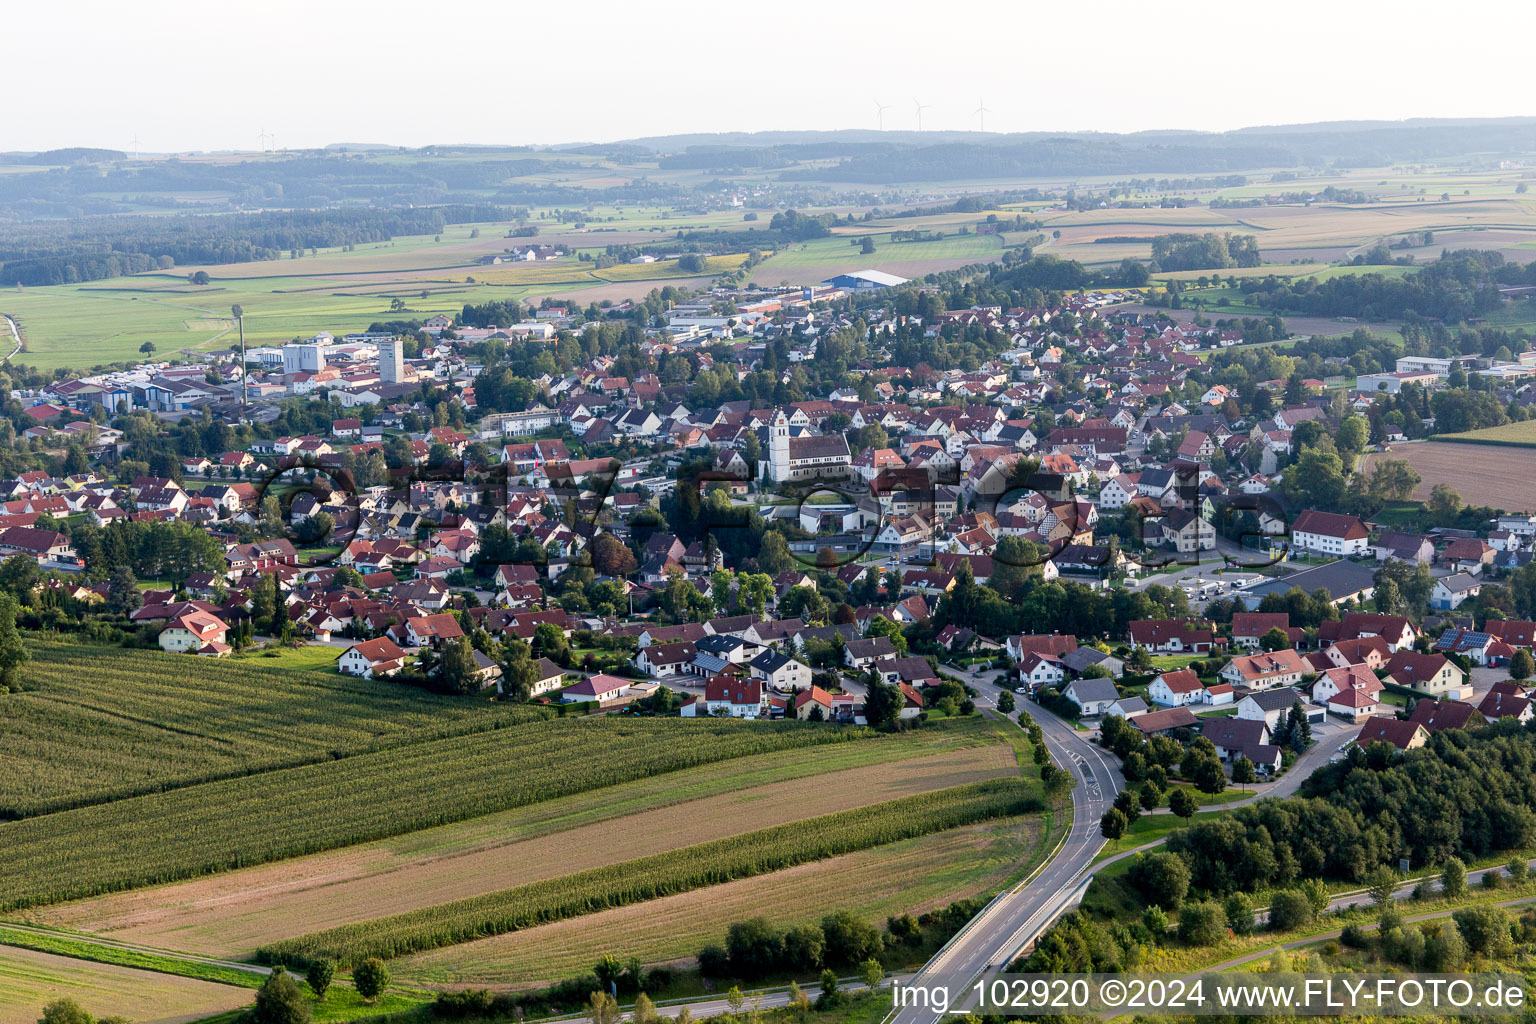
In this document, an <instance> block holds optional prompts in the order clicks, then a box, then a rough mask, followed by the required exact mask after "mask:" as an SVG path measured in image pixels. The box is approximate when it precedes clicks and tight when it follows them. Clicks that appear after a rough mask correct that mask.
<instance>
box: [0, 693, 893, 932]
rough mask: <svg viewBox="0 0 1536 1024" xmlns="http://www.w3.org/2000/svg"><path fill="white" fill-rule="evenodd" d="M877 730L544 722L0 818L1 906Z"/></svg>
mask: <svg viewBox="0 0 1536 1024" xmlns="http://www.w3.org/2000/svg"><path fill="white" fill-rule="evenodd" d="M874 735H875V734H874V733H873V732H871V731H869V730H864V729H836V728H831V727H828V726H825V725H816V724H814V723H805V722H776V723H771V724H770V723H745V722H739V721H734V722H733V721H702V722H685V721H681V720H677V719H670V720H669V719H619V718H602V719H588V720H568V719H556V720H552V721H544V720H540V721H533V722H529V723H527V724H523V725H516V726H513V727H510V728H506V729H498V730H496V731H494V732H485V733H476V734H473V735H468V736H456V737H450V738H447V739H440V740H433V741H431V742H426V743H416V744H412V745H410V746H403V747H396V748H392V749H389V750H381V751H376V752H373V753H367V754H360V755H358V756H356V757H348V758H343V759H341V760H336V761H327V762H325V763H322V764H311V765H303V766H301V767H297V768H288V769H283V770H280V771H271V772H264V773H262V774H259V775H252V776H249V777H244V778H236V779H225V780H222V781H219V782H210V783H205V784H202V785H197V786H189V787H185V788H182V789H175V790H170V791H167V792H162V793H151V794H148V795H145V796H140V797H134V798H132V799H128V800H118V801H115V802H113V803H109V804H99V805H95V806H90V807H80V808H76V809H74V810H69V811H61V812H58V813H56V814H48V815H44V816H42V817H37V818H27V819H24V820H21V821H12V822H6V823H3V824H0V849H3V850H5V852H6V870H5V872H4V874H3V876H0V910H7V909H12V908H15V907H22V906H30V905H35V904H38V903H50V902H56V901H59V900H66V899H74V898H77V897H84V896H94V895H98V894H101V893H105V892H112V891H116V890H120V889H129V888H137V887H139V886H143V885H154V884H157V883H161V882H169V881H174V880H176V879H180V878H187V877H191V876H194V875H200V874H211V873H214V872H217V871H225V870H230V869H233V868H239V867H246V866H249V865H253V864H261V863H265V862H267V861H272V860H279V859H282V858H285V857H296V856H300V855H302V854H306V853H314V852H317V851H320V850H327V849H334V848H336V847H341V846H351V845H353V844H355V843H364V842H370V841H372V840H375V839H384V838H387V837H389V836H393V835H400V834H402V833H406V832H413V831H416V830H417V829H423V828H430V827H432V826H434V825H443V824H447V823H449V822H454V821H462V820H464V819H466V818H473V817H478V816H480V815H485V814H494V813H496V812H497V811H504V810H508V809H510V808H513V807H521V806H525V805H528V804H533V803H537V802H539V801H541V800H549V799H553V798H555V797H561V796H568V795H570V794H572V793H579V792H583V791H586V790H591V789H598V788H601V787H604V786H612V785H615V784H617V783H620V782H628V781H630V780H632V779H637V778H642V777H645V776H650V775H658V774H661V773H664V772H672V771H677V770H679V769H682V768H689V767H693V766H695V765H700V764H707V763H711V762H715V761H724V760H729V759H731V758H736V757H743V756H746V755H748V754H761V753H771V752H773V751H777V750H786V749H790V748H794V747H807V746H814V745H818V744H829V743H838V742H849V741H854V740H859V739H865V738H869V737H873V736H874ZM876 742H878V741H876Z"/></svg>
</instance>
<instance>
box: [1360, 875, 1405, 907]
mask: <svg viewBox="0 0 1536 1024" xmlns="http://www.w3.org/2000/svg"><path fill="white" fill-rule="evenodd" d="M1365 887H1366V889H1367V890H1368V891H1369V892H1370V894H1371V902H1372V903H1374V904H1376V905H1377V906H1378V907H1385V906H1388V905H1390V904H1391V902H1392V894H1393V893H1394V892H1396V891H1397V875H1396V874H1394V873H1393V872H1392V869H1391V868H1389V867H1387V866H1386V865H1382V866H1381V867H1379V868H1377V869H1376V870H1375V871H1372V872H1371V873H1370V874H1369V875H1367V876H1366V877H1365Z"/></svg>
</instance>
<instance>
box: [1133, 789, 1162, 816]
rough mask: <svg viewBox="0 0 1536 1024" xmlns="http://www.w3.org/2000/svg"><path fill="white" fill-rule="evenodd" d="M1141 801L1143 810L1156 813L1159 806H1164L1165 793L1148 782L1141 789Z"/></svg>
mask: <svg viewBox="0 0 1536 1024" xmlns="http://www.w3.org/2000/svg"><path fill="white" fill-rule="evenodd" d="M1139 799H1140V801H1141V809H1142V810H1144V811H1148V812H1151V811H1155V810H1157V809H1158V807H1159V806H1161V805H1162V802H1163V791H1162V790H1160V789H1158V788H1157V787H1156V786H1155V785H1153V784H1152V783H1151V782H1148V783H1146V784H1145V785H1143V786H1142V787H1141V795H1140V797H1139Z"/></svg>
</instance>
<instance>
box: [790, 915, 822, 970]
mask: <svg viewBox="0 0 1536 1024" xmlns="http://www.w3.org/2000/svg"><path fill="white" fill-rule="evenodd" d="M826 948H827V937H826V935H824V934H823V933H822V930H821V926H820V925H815V924H803V925H798V926H797V927H794V928H791V929H789V930H788V931H787V932H785V933H784V964H785V966H786V967H789V968H791V969H793V970H796V971H813V970H815V969H816V968H818V967H820V966H821V961H822V958H823V957H824V956H825V955H826Z"/></svg>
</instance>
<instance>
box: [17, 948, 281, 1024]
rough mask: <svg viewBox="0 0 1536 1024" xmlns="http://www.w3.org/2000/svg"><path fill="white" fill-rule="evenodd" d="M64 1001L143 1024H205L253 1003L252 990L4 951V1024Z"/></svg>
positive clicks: (26, 1022) (28, 1023) (24, 1021)
mask: <svg viewBox="0 0 1536 1024" xmlns="http://www.w3.org/2000/svg"><path fill="white" fill-rule="evenodd" d="M60 996H69V997H71V998H73V999H74V1000H75V1001H77V1002H79V1003H80V1004H81V1005H83V1006H84V1007H85V1008H86V1009H87V1010H88V1011H90V1012H91V1013H93V1014H99V1015H101V1016H102V1017H106V1016H108V1015H111V1014H123V1015H125V1016H128V1017H129V1019H131V1020H137V1021H148V1020H199V1019H202V1018H205V1017H208V1016H209V1015H211V1014H216V1013H223V1012H224V1011H229V1010H235V1009H237V1008H239V1007H242V1006H247V1005H249V1004H250V1002H251V991H250V989H247V988H240V987H236V986H233V985H221V984H217V983H214V982H208V981H199V980H196V979H193V978H181V977H176V976H174V975H170V974H162V973H159V972H155V971H140V970H135V969H133V968H129V967H120V966H117V965H114V964H101V963H93V962H91V961H89V960H79V959H75V958H72V957H66V956H58V955H56V954H52V953H40V952H36V951H34V950H27V949H20V948H17V947H14V946H4V945H0V1024H32V1022H34V1021H36V1020H38V1019H39V1017H41V1015H42V1010H43V1006H44V1004H46V1003H49V1002H52V1001H53V1000H55V999H58V998H59V997H60Z"/></svg>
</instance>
